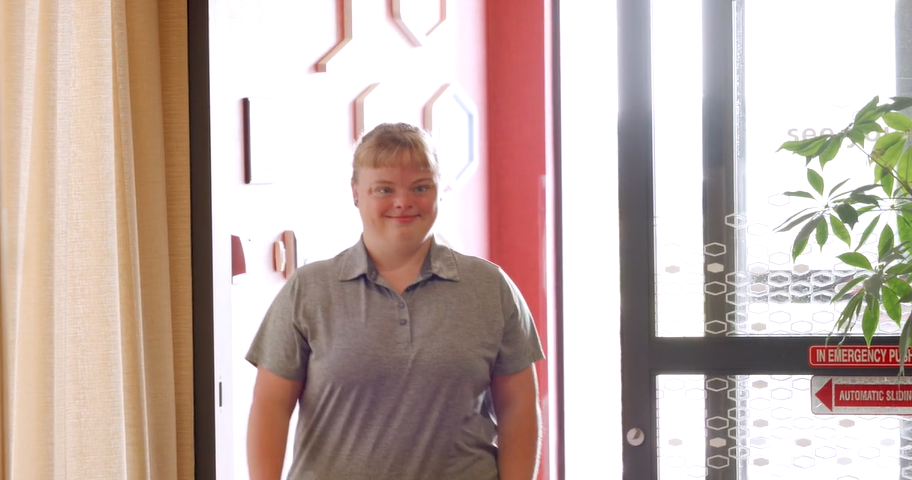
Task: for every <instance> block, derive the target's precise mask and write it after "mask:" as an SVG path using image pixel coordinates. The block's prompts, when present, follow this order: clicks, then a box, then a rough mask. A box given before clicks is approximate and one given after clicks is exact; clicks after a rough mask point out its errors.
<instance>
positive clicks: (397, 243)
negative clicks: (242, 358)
mask: <svg viewBox="0 0 912 480" xmlns="http://www.w3.org/2000/svg"><path fill="white" fill-rule="evenodd" d="M440 177H441V175H440V168H439V164H438V161H437V156H436V153H435V152H434V149H433V147H432V146H431V142H430V140H429V137H428V135H427V134H426V133H425V132H423V131H422V130H420V129H418V128H415V127H413V126H410V125H406V124H384V125H380V126H378V127H377V128H375V129H374V130H372V131H371V132H370V133H368V134H366V135H365V136H364V137H363V138H362V139H361V142H360V143H359V145H358V147H357V149H356V150H355V155H354V162H353V174H352V181H351V190H352V196H353V199H354V204H355V206H356V207H357V208H358V210H359V212H360V214H361V220H362V223H363V225H364V228H363V233H362V235H361V239H360V240H359V241H358V243H357V244H355V245H354V246H352V247H351V248H349V249H347V250H345V251H344V252H342V253H341V254H339V255H338V256H336V257H334V258H332V259H330V260H325V261H320V262H314V263H311V264H308V265H306V266H304V267H301V268H300V269H299V270H298V271H297V273H296V274H295V275H294V276H293V277H292V278H291V279H289V281H288V282H287V283H286V285H285V286H284V288H283V289H282V290H281V291H280V292H279V294H278V295H277V296H276V298H275V300H274V301H273V304H272V305H271V306H270V308H269V310H268V312H267V313H266V316H265V319H264V320H263V323H262V325H261V326H260V329H259V332H258V333H257V335H256V338H255V339H254V341H253V344H252V346H251V348H250V351H249V353H248V355H247V360H248V361H250V362H251V363H252V364H253V365H255V366H256V367H257V379H256V384H255V387H254V395H253V405H252V407H251V411H250V421H249V424H248V434H247V455H248V464H249V468H250V478H251V479H252V480H276V479H279V477H280V475H281V470H282V465H283V459H284V453H285V445H286V442H287V437H288V424H289V419H290V416H291V413H292V412H293V410H294V408H295V404H298V405H300V411H299V412H298V424H297V429H296V432H295V443H294V450H293V452H294V457H293V459H292V466H291V472H290V474H289V477H288V478H289V479H292V480H336V479H339V480H360V479H371V480H387V479H388V480H438V479H440V480H451V479H452V480H489V479H490V480H497V479H498V478H499V479H501V480H514V479H516V480H520V479H521V480H531V479H532V478H533V477H534V476H535V473H536V469H537V461H538V453H539V447H540V438H539V437H540V431H541V430H540V423H539V409H538V402H537V385H536V378H535V370H534V368H533V363H534V362H535V361H538V360H540V359H542V358H543V357H544V355H543V353H542V349H541V344H540V342H539V338H538V335H537V333H536V331H535V327H534V325H533V323H532V318H531V315H530V313H529V310H528V308H527V306H526V304H525V301H524V300H523V298H522V296H521V294H520V293H519V291H518V290H517V288H516V286H515V285H514V284H513V282H512V281H511V280H510V279H509V278H508V277H507V275H506V274H505V273H504V272H503V271H502V270H501V269H500V268H499V267H497V266H496V265H494V264H492V263H490V262H487V261H485V260H482V259H480V258H476V257H471V256H466V255H462V254H459V253H457V252H454V251H453V250H451V249H449V248H448V247H446V246H443V245H440V244H438V243H436V242H435V240H434V237H433V234H432V229H433V226H434V222H435V220H436V218H437V204H438V201H439V192H438V189H439V185H440ZM495 436H496V437H497V439H496V446H495Z"/></svg>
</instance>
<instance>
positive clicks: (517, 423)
mask: <svg viewBox="0 0 912 480" xmlns="http://www.w3.org/2000/svg"><path fill="white" fill-rule="evenodd" d="M497 420H498V421H497V467H498V470H499V471H500V480H532V479H534V478H535V476H536V474H537V471H538V460H539V453H540V451H541V419H540V412H539V409H538V404H537V402H529V404H527V405H516V406H515V407H514V408H511V409H509V410H508V411H505V412H501V413H500V414H499V415H498V419H497Z"/></svg>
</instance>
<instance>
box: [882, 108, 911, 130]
mask: <svg viewBox="0 0 912 480" xmlns="http://www.w3.org/2000/svg"><path fill="white" fill-rule="evenodd" d="M894 104H895V103H894ZM883 121H884V123H886V124H887V126H888V127H890V128H892V129H893V130H900V131H903V132H908V131H909V130H912V118H909V117H908V116H907V115H903V114H901V113H896V112H889V113H885V114H884V116H883Z"/></svg>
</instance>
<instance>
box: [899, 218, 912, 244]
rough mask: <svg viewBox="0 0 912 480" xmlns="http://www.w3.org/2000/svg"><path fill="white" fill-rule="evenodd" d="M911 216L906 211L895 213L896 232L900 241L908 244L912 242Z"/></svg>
mask: <svg viewBox="0 0 912 480" xmlns="http://www.w3.org/2000/svg"><path fill="white" fill-rule="evenodd" d="M910 216H912V215H910V214H909V213H908V212H906V211H902V212H898V214H897V215H896V233H897V234H899V241H900V243H905V244H908V243H909V242H912V221H910V220H909V217H910Z"/></svg>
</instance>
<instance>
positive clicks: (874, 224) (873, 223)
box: [855, 215, 880, 251]
mask: <svg viewBox="0 0 912 480" xmlns="http://www.w3.org/2000/svg"><path fill="white" fill-rule="evenodd" d="M879 221H880V215H878V216H876V217H874V220H871V224H870V225H868V227H867V228H865V229H864V232H862V234H861V238H860V239H858V244H857V246H856V247H855V251H858V249H859V248H861V246H862V245H864V244H865V242H867V241H868V237H870V236H871V232H873V231H874V228H875V227H877V222H879Z"/></svg>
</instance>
